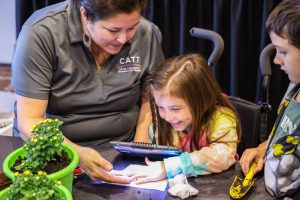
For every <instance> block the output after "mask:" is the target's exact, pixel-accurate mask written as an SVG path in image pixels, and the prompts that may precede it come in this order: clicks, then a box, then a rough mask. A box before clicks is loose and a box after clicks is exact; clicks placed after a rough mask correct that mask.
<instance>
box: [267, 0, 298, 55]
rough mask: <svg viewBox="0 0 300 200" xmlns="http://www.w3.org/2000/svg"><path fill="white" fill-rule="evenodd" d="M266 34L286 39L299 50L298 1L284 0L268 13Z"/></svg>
mask: <svg viewBox="0 0 300 200" xmlns="http://www.w3.org/2000/svg"><path fill="white" fill-rule="evenodd" d="M266 27H267V31H268V33H270V32H274V33H275V34H276V35H278V36H280V37H282V38H285V39H288V40H289V41H290V42H291V44H292V45H294V46H295V47H297V48H298V49H300V0H284V1H282V2H281V3H280V4H278V6H276V8H274V10H273V11H272V12H271V13H270V15H269V17H268V20H267V22H266Z"/></svg>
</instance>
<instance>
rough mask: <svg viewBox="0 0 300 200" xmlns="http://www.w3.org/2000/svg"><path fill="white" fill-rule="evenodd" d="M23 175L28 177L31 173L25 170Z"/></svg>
mask: <svg viewBox="0 0 300 200" xmlns="http://www.w3.org/2000/svg"><path fill="white" fill-rule="evenodd" d="M23 174H25V175H26V176H28V175H30V174H31V171H29V170H25V171H24V172H23Z"/></svg>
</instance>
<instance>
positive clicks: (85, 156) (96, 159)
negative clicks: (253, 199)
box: [76, 146, 131, 184]
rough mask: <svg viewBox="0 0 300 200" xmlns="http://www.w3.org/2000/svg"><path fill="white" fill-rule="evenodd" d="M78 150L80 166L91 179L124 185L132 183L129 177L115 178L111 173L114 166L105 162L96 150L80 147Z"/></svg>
mask: <svg viewBox="0 0 300 200" xmlns="http://www.w3.org/2000/svg"><path fill="white" fill-rule="evenodd" d="M76 149H77V152H78V155H79V160H80V163H79V165H80V167H81V168H83V170H84V171H85V172H86V173H87V174H88V175H89V176H90V178H91V179H93V180H103V181H106V182H113V183H122V184H128V183H130V182H131V179H130V178H128V177H122V176H115V175H114V174H113V173H111V170H112V168H113V166H112V164H111V163H110V162H108V161H107V160H105V159H104V158H103V157H102V156H101V155H100V154H99V153H98V152H97V151H96V150H94V149H92V148H89V147H79V146H78V147H77V148H76Z"/></svg>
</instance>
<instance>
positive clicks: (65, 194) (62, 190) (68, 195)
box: [0, 185, 73, 200]
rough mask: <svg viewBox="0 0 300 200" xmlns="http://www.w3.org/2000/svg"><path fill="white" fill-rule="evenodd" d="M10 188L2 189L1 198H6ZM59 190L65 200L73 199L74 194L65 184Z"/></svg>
mask: <svg viewBox="0 0 300 200" xmlns="http://www.w3.org/2000/svg"><path fill="white" fill-rule="evenodd" d="M8 189H9V188H6V189H4V190H2V191H0V199H6V195H7V192H8ZM59 192H60V194H61V196H62V197H64V199H65V200H72V199H73V197H72V194H71V193H70V191H69V190H68V189H67V188H66V187H65V186H63V185H60V186H59Z"/></svg>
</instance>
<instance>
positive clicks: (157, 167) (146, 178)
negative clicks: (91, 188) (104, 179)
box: [114, 158, 167, 184]
mask: <svg viewBox="0 0 300 200" xmlns="http://www.w3.org/2000/svg"><path fill="white" fill-rule="evenodd" d="M145 162H146V164H147V166H141V168H142V169H141V170H139V171H137V170H132V171H131V170H126V169H125V170H123V171H115V172H114V174H115V175H119V176H124V177H129V178H131V179H132V181H133V183H135V184H141V183H147V182H153V181H160V180H163V179H165V178H166V177H167V176H166V171H165V166H164V162H163V161H156V162H152V161H150V160H149V159H148V158H145Z"/></svg>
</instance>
